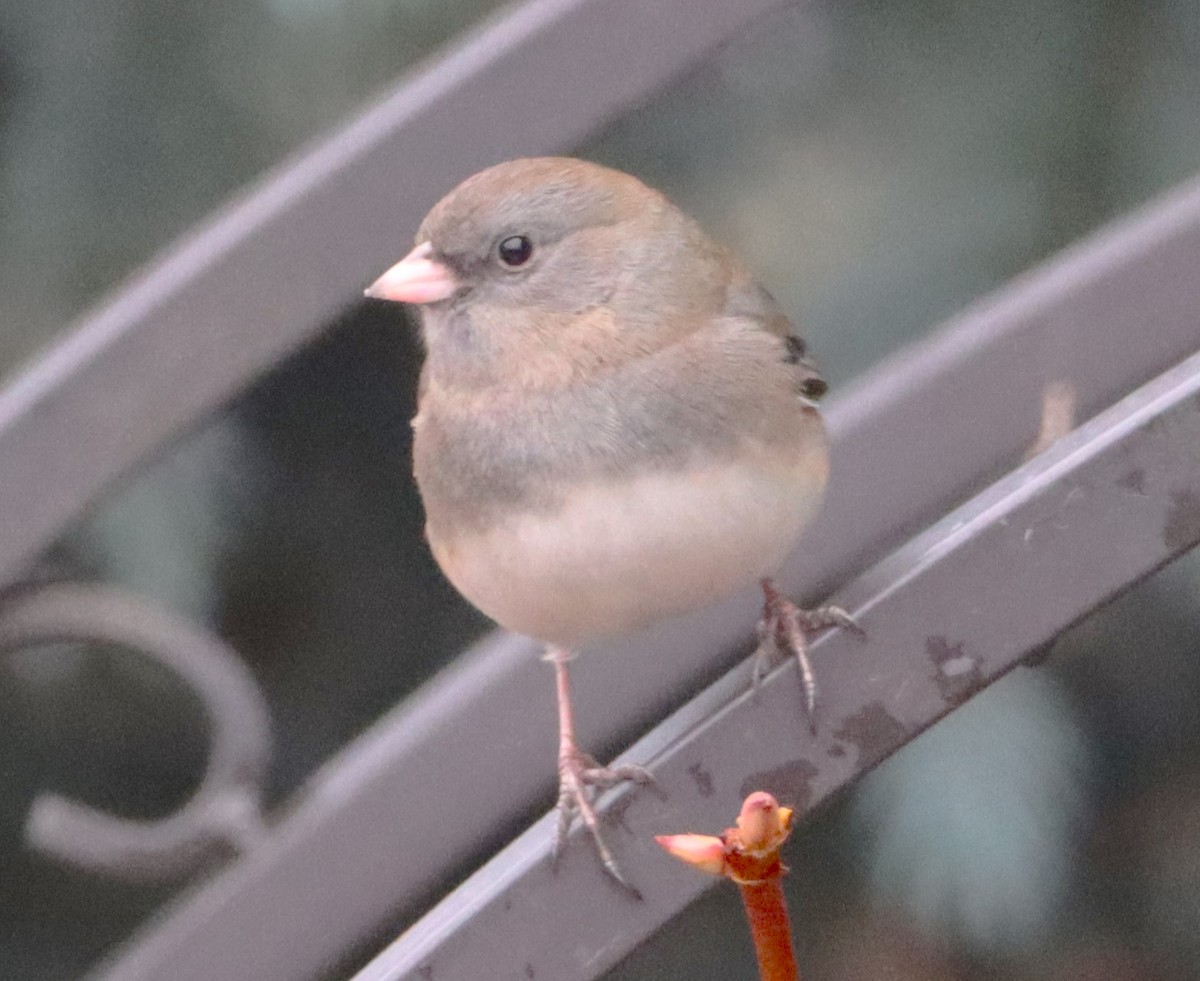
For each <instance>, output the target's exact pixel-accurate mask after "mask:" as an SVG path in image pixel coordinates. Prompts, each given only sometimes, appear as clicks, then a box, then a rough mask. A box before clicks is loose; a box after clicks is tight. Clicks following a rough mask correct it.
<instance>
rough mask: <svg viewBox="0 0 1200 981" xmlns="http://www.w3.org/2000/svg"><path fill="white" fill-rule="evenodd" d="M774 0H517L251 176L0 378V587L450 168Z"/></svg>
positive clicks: (473, 164) (312, 313)
mask: <svg viewBox="0 0 1200 981" xmlns="http://www.w3.org/2000/svg"><path fill="white" fill-rule="evenodd" d="M783 2H784V0H739V2H738V3H728V2H726V0H655V2H654V3H645V2H643V0H529V2H526V3H522V4H520V5H517V6H514V7H512V8H510V9H509V10H508V11H507V12H506V13H505V14H504V15H502V16H500V17H498V18H496V19H494V20H493V21H492V22H490V23H489V24H488V25H486V26H485V27H483V28H481V29H480V30H478V31H476V32H473V33H472V34H471V35H470V36H469V37H468V38H467V39H466V40H465V41H464V42H463V43H461V44H459V45H458V46H456V47H455V48H453V49H452V50H450V51H448V52H446V53H444V54H443V55H442V56H441V57H439V58H438V59H437V60H436V61H433V62H432V63H430V64H429V65H428V66H427V67H426V68H425V69H424V70H421V71H418V72H416V73H414V74H413V75H412V76H410V77H409V78H407V79H405V80H404V81H403V82H402V83H401V84H399V85H398V86H397V87H396V88H395V89H394V90H393V91H392V92H391V94H389V95H387V96H386V97H385V98H383V100H382V101H381V102H379V103H378V104H377V105H376V106H375V107H374V108H372V109H369V110H368V111H366V112H365V113H363V114H362V115H361V116H360V117H359V118H358V119H356V120H355V121H354V122H352V123H351V124H350V125H348V126H347V127H346V128H345V129H343V130H342V131H341V132H339V133H337V134H336V135H334V136H333V137H332V138H331V139H329V140H328V141H326V142H324V143H323V144H321V145H320V146H317V147H316V148H314V149H311V150H310V151H309V152H307V153H305V154H304V155H302V156H300V157H299V158H298V159H296V160H294V161H293V162H291V163H289V164H286V165H284V166H282V167H281V168H279V169H278V170H277V171H276V172H274V173H272V174H270V175H268V176H267V177H266V178H265V179H264V180H263V181H262V182H261V183H260V184H259V185H258V186H257V187H256V188H253V189H251V190H250V191H249V192H247V193H246V194H245V195H244V196H243V197H242V198H241V200H239V201H236V202H234V203H233V204H231V205H230V206H229V207H228V208H226V209H225V210H224V211H222V212H220V213H219V214H217V215H216V216H215V217H214V218H213V220H212V221H211V222H210V223H209V224H208V225H207V226H206V227H203V228H201V229H200V230H199V231H197V232H196V233H195V234H193V235H191V236H190V237H188V238H187V239H186V240H184V241H182V242H180V243H179V244H178V245H177V246H175V247H174V248H173V249H171V250H169V251H168V252H167V253H165V254H164V255H163V257H162V258H161V259H159V260H158V261H157V262H156V263H155V264H154V265H153V266H152V267H150V268H148V269H147V270H145V271H144V272H143V273H142V274H141V275H140V276H138V277H137V278H135V279H134V280H133V281H132V282H131V283H129V284H128V285H127V286H125V287H123V288H122V289H121V290H120V291H118V292H117V293H116V294H115V295H114V296H113V297H112V298H111V299H110V300H109V301H108V302H106V303H104V304H103V305H101V306H100V307H99V308H98V309H97V310H95V311H94V312H92V313H91V314H89V315H87V316H85V317H84V318H83V320H81V321H80V322H79V323H78V324H76V325H75V326H74V327H73V328H71V329H70V331H69V332H68V333H67V335H66V337H65V338H64V339H63V340H62V341H61V342H60V343H59V344H57V345H56V346H55V347H53V348H52V349H50V350H49V351H47V352H46V354H45V355H44V356H43V357H42V358H41V359H40V360H39V361H37V362H36V363H35V364H34V365H32V366H31V367H30V369H29V370H28V371H26V372H25V373H24V374H22V375H20V376H18V377H17V378H16V379H14V380H13V381H12V382H11V383H10V384H9V385H8V386H7V387H6V388H5V389H4V390H3V391H2V392H0V520H2V521H3V529H4V534H3V535H0V585H3V584H4V583H6V582H9V581H11V580H13V579H14V578H16V577H18V576H19V575H21V574H22V572H23V570H24V569H25V567H26V566H27V565H28V563H30V562H31V561H32V560H33V559H34V557H35V556H37V555H38V553H39V552H41V550H42V549H43V548H45V547H46V546H47V545H49V544H50V543H51V542H53V541H54V540H55V539H56V538H57V537H58V536H59V535H60V534H61V533H62V531H63V530H64V529H65V527H66V526H67V525H68V524H69V523H70V522H71V521H72V520H73V519H74V518H75V517H77V516H78V515H79V514H80V513H81V512H82V511H83V509H84V508H85V506H86V505H88V504H89V503H90V502H92V501H93V500H94V499H95V498H96V496H97V495H98V494H100V493H101V492H102V491H103V490H104V489H105V488H106V487H108V486H109V485H110V484H112V483H113V482H114V481H115V480H117V479H118V478H119V477H120V476H121V475H123V474H126V473H127V472H128V471H129V470H130V469H131V468H132V467H133V466H134V465H135V464H136V463H137V462H138V461H139V460H141V459H142V458H143V457H145V456H146V455H147V454H149V453H151V452H152V451H154V450H155V449H157V448H158V447H160V446H161V445H162V444H163V443H165V442H166V441H167V440H168V439H169V438H170V437H172V436H174V435H177V434H178V433H179V432H180V431H181V430H183V429H185V428H186V427H188V426H190V425H193V424H195V423H196V422H197V421H198V420H200V419H201V418H203V417H204V415H205V414H207V413H208V412H210V411H212V410H214V409H215V408H217V407H219V406H220V405H222V404H223V403H225V402H226V401H227V400H228V399H230V398H232V397H233V396H234V395H236V394H237V393H238V392H239V391H241V390H242V389H243V388H245V387H246V386H247V385H248V384H249V383H250V382H251V381H252V380H253V379H254V378H256V377H257V376H258V375H260V374H261V373H262V372H264V371H266V370H267V369H269V368H270V367H271V366H272V365H274V364H276V363H277V362H278V361H279V360H280V359H282V358H283V357H284V356H285V355H287V354H288V353H289V352H290V351H292V350H293V349H295V348H296V347H298V346H299V345H300V344H302V343H304V342H305V341H307V340H309V339H310V338H312V337H313V336H314V335H315V334H316V333H317V332H318V331H320V330H321V329H322V328H323V327H324V326H325V325H326V324H327V323H329V322H330V320H332V319H333V318H334V317H335V316H336V315H337V314H338V312H339V311H340V310H342V309H343V308H345V307H346V306H347V305H348V304H349V303H350V302H352V301H353V300H354V299H355V298H357V297H359V296H360V295H361V289H362V287H363V286H364V285H365V284H366V282H367V281H368V280H370V279H371V277H372V275H373V274H374V273H377V272H378V271H379V270H381V269H382V268H383V267H384V266H385V265H387V264H389V263H390V262H391V261H392V260H394V259H395V257H396V256H397V255H399V254H400V253H401V252H403V251H405V250H406V248H407V246H408V245H409V244H410V241H411V239H412V236H413V233H414V231H415V230H416V227H417V224H418V223H419V221H420V219H421V217H422V216H423V215H424V213H425V212H426V211H427V210H428V209H429V207H430V205H431V204H432V203H433V202H434V201H436V200H437V199H438V198H439V197H440V196H441V195H442V194H443V193H445V192H446V191H447V190H448V189H449V188H450V187H451V186H453V185H454V184H455V183H457V181H458V180H459V179H460V178H462V177H465V176H467V174H469V173H471V172H472V171H474V170H478V169H480V168H481V167H483V166H485V165H487V164H490V163H495V162H497V161H499V160H502V159H505V158H508V157H513V156H520V155H529V154H536V153H544V152H549V151H554V150H558V151H561V150H563V149H565V148H568V147H571V146H573V145H575V144H576V143H578V142H579V141H580V140H581V139H582V138H583V136H584V135H585V134H587V133H589V132H591V131H592V130H594V129H596V128H597V127H598V126H599V125H601V124H602V123H604V122H606V121H607V120H608V119H610V118H611V117H612V116H614V115H615V114H616V113H617V112H619V111H620V110H621V109H623V108H625V107H626V106H628V105H629V104H630V103H632V102H634V101H635V100H638V99H641V98H644V97H645V96H646V95H647V94H648V93H651V92H653V91H655V90H656V89H658V88H659V87H661V86H662V85H663V84H665V83H666V82H667V81H668V80H670V79H671V78H673V77H674V76H676V75H677V74H679V72H681V71H682V70H683V69H685V68H687V67H689V66H691V65H693V64H694V63H695V62H696V60H697V59H698V58H699V57H700V56H701V55H703V54H704V53H705V52H707V51H709V50H710V49H712V47H713V46H714V45H717V44H719V43H720V42H722V41H724V40H725V39H727V38H728V37H730V36H731V35H732V34H734V33H736V32H737V31H738V30H739V29H740V28H742V27H743V26H744V25H745V24H747V23H748V22H749V21H751V20H752V19H753V18H754V17H757V16H759V15H761V14H763V13H765V12H767V11H769V10H772V9H774V8H777V7H780V6H782V5H783ZM563 79H570V84H569V85H564V84H563V81H562V80H563Z"/></svg>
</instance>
